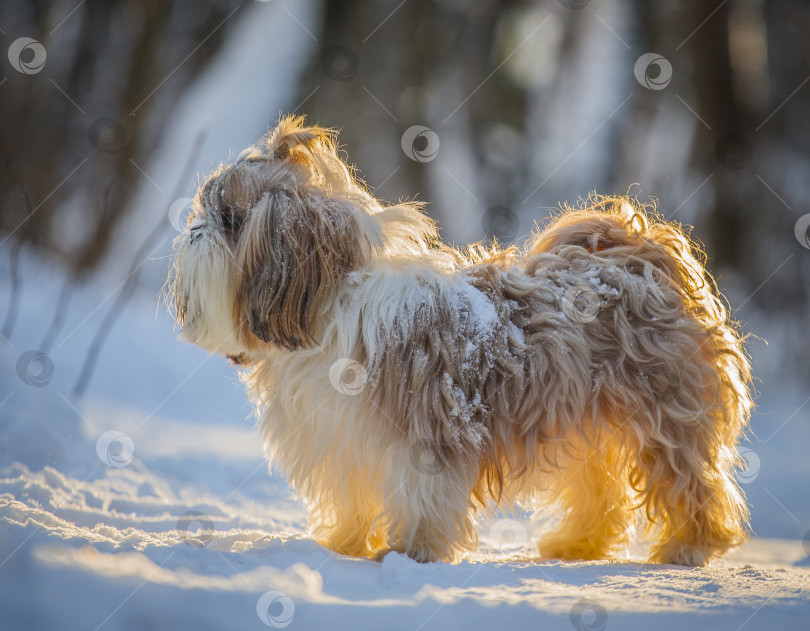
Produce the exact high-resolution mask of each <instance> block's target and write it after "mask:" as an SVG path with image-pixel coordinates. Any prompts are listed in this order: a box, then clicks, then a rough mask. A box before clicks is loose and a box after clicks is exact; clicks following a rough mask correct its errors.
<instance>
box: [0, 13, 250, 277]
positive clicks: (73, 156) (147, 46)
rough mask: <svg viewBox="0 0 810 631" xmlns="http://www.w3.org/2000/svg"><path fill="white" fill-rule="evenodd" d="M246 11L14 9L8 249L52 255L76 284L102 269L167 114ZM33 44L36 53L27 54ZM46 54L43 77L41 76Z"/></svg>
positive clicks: (6, 41)
mask: <svg viewBox="0 0 810 631" xmlns="http://www.w3.org/2000/svg"><path fill="white" fill-rule="evenodd" d="M238 6H239V3H238V2H237V1H236V0H234V1H232V2H225V1H217V0H177V1H176V2H161V1H159V0H118V1H115V2H110V1H108V0H87V1H86V2H79V1H78V0H76V1H74V0H66V1H61V2H50V1H44V0H35V1H32V0H4V2H3V3H2V4H0V27H2V36H1V37H0V41H2V48H3V51H4V52H5V51H7V50H8V51H9V63H5V59H4V60H3V62H4V63H3V73H2V76H3V77H4V79H3V83H4V84H5V85H2V86H0V91H2V92H0V118H1V119H2V120H3V124H2V126H0V205H1V206H2V208H3V211H2V215H0V233H5V234H3V237H2V238H3V239H5V237H6V236H8V235H11V234H13V236H14V238H15V239H17V240H18V241H22V242H25V243H30V244H32V245H35V246H36V247H38V248H42V249H45V250H48V251H50V252H51V253H53V254H55V255H56V256H57V257H59V258H61V259H63V260H64V261H65V262H66V264H67V266H68V267H70V268H72V269H73V270H74V273H75V274H77V275H81V274H83V273H84V272H85V271H87V270H90V269H92V268H93V267H94V266H96V265H97V264H98V263H99V262H100V261H101V260H102V259H103V257H104V255H105V253H106V251H105V247H106V245H107V243H108V242H109V236H110V234H111V232H112V230H113V229H114V226H115V225H116V222H117V220H119V219H120V217H121V216H122V214H123V213H125V212H128V211H129V210H130V207H129V204H128V202H129V201H130V199H131V197H132V195H133V194H134V192H135V191H134V189H135V184H136V182H137V181H138V180H139V179H141V178H142V177H144V176H143V173H142V172H141V171H142V170H143V169H145V168H147V166H148V162H147V158H148V156H149V155H150V153H151V152H152V151H153V149H154V148H155V147H156V145H157V144H158V143H159V141H160V137H161V131H162V123H163V121H164V120H165V118H166V117H165V113H166V112H167V110H168V109H169V108H171V106H172V105H173V104H174V102H175V100H176V99H177V96H178V94H179V93H180V92H181V91H182V90H183V88H185V87H186V85H188V83H189V81H190V80H191V79H192V78H193V77H194V76H195V75H196V74H197V73H198V72H199V70H200V69H201V68H203V67H204V66H205V64H206V62H207V61H208V59H209V58H210V57H211V55H212V54H213V53H214V52H215V51H216V50H217V48H218V47H219V45H220V42H221V39H222V34H223V32H224V29H223V28H222V27H223V26H224V24H225V22H227V20H228V19H229V18H230V16H231V14H232V12H233V11H234V10H235V8H236V7H238ZM22 37H26V38H31V39H33V40H36V42H35V43H33V44H29V45H27V46H24V47H23V48H21V49H20V50H19V51H17V50H16V48H15V42H17V41H18V40H19V38H22ZM23 43H24V42H23ZM17 47H18V48H19V46H17ZM43 51H44V53H45V55H46V57H45V63H44V65H43V66H42V67H41V69H40V68H38V67H34V66H33V65H32V63H35V64H36V63H37V62H38V59H37V56H38V54H39V53H41V52H43ZM15 52H16V53H17V54H15ZM4 57H5V54H4ZM147 175H148V174H147Z"/></svg>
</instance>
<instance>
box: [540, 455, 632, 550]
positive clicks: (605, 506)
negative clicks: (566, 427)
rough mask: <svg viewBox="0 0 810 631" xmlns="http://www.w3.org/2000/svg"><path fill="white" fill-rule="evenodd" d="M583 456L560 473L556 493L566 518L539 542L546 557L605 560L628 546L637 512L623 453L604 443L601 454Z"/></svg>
mask: <svg viewBox="0 0 810 631" xmlns="http://www.w3.org/2000/svg"><path fill="white" fill-rule="evenodd" d="M579 453H581V454H582V457H581V458H575V457H570V456H566V460H565V464H564V465H563V466H562V468H561V469H560V470H559V472H558V474H557V475H559V476H560V478H559V479H558V480H557V481H556V482H555V488H554V491H555V496H556V500H557V502H558V503H559V505H560V506H561V507H562V509H563V511H564V515H563V518H562V522H561V523H560V524H559V525H558V526H557V527H556V528H555V529H554V530H553V531H552V532H550V533H548V534H546V535H545V536H543V537H542V538H541V539H540V542H539V544H538V549H539V551H540V555H541V556H542V557H544V558H554V559H563V560H593V559H604V558H608V557H610V556H611V554H612V553H613V552H614V551H615V550H616V549H617V548H620V547H621V546H623V545H624V544H626V542H627V535H628V531H629V529H630V526H631V521H632V516H633V512H632V508H631V502H630V496H629V487H628V484H627V481H626V477H625V476H624V475H623V468H622V467H621V463H620V461H619V457H620V456H619V452H618V451H617V450H616V449H614V448H613V446H612V445H610V444H608V443H603V444H602V445H601V446H599V448H598V449H597V448H594V447H582V448H581V449H580V450H579ZM560 462H561V463H562V458H561V459H560Z"/></svg>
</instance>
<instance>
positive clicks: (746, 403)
mask: <svg viewBox="0 0 810 631" xmlns="http://www.w3.org/2000/svg"><path fill="white" fill-rule="evenodd" d="M572 247H573V248H575V249H577V250H579V248H582V249H584V250H585V251H586V252H587V256H593V257H596V258H599V259H601V260H604V261H606V262H610V263H614V264H615V265H618V266H620V267H622V268H624V269H625V270H626V271H627V272H630V273H631V274H633V275H636V276H640V277H642V278H645V279H646V281H647V282H648V283H649V286H650V287H654V286H655V285H659V286H668V287H669V288H672V289H675V290H676V291H677V293H678V294H679V295H680V298H681V302H682V312H683V313H684V314H688V315H689V316H690V317H691V318H694V319H695V320H697V321H698V322H699V323H700V324H702V325H703V327H704V330H705V331H706V332H707V334H708V335H709V337H710V338H712V339H711V343H709V344H707V345H706V347H705V348H704V350H706V351H708V350H709V348H713V349H714V354H715V361H716V365H722V366H723V368H724V369H723V370H721V372H722V373H723V379H724V380H725V379H728V380H729V382H728V383H726V384H725V387H723V388H721V390H723V391H724V394H723V395H721V396H722V398H723V399H725V400H724V407H725V408H726V409H727V410H728V411H729V412H730V414H729V416H731V417H732V418H731V419H728V420H729V421H732V422H730V426H729V428H728V429H729V431H730V432H731V434H732V435H733V437H734V439H736V438H738V437H739V435H740V433H741V432H742V430H743V427H744V425H745V423H746V422H747V419H748V417H749V415H750V410H751V408H752V406H753V404H752V398H751V392H750V382H751V370H750V361H749V359H748V356H747V354H746V352H745V350H744V336H743V335H741V334H740V327H739V324H738V323H736V322H734V321H733V320H732V319H731V318H730V315H729V310H728V308H727V306H726V304H725V301H724V298H723V296H722V295H721V294H720V292H719V291H718V289H717V285H716V283H715V281H714V279H713V278H712V276H711V274H709V272H708V271H707V270H706V268H705V266H704V265H705V261H706V256H705V254H704V253H703V250H702V248H701V247H700V246H699V245H698V244H697V243H696V242H695V241H694V240H693V239H691V237H690V236H689V234H688V232H686V231H685V230H684V227H683V226H681V225H680V224H677V223H674V222H669V221H666V220H665V219H664V218H663V217H661V216H660V215H659V214H658V213H657V212H656V211H655V209H654V207H652V206H651V205H644V204H642V203H641V202H639V201H638V200H637V199H635V198H633V197H629V196H596V195H594V196H591V197H590V198H589V199H588V201H587V203H586V204H584V205H583V207H580V208H576V209H572V208H565V209H563V212H561V213H560V214H559V215H558V216H557V217H555V218H554V219H553V220H552V221H551V223H550V224H549V225H548V226H547V227H546V228H545V230H543V231H542V232H541V233H540V234H537V235H535V237H534V240H533V241H532V242H531V244H530V246H529V250H528V252H527V268H531V267H532V264H531V258H532V257H533V256H535V255H538V254H544V253H550V254H560V253H563V254H564V251H565V250H567V249H568V248H572ZM579 252H582V250H579ZM583 254H584V253H583ZM707 341H708V340H707ZM729 438H731V436H729Z"/></svg>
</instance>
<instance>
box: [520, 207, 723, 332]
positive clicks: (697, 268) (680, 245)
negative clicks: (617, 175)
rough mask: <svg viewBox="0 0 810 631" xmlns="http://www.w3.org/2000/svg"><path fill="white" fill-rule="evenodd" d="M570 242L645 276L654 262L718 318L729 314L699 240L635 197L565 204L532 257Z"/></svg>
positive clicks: (532, 247) (533, 246)
mask: <svg viewBox="0 0 810 631" xmlns="http://www.w3.org/2000/svg"><path fill="white" fill-rule="evenodd" d="M568 246H577V247H580V248H583V249H585V250H586V251H588V252H589V253H591V254H593V255H595V256H597V257H599V258H600V259H613V260H615V261H617V262H618V261H621V262H622V265H623V266H624V267H625V268H626V269H627V271H629V272H631V273H634V274H641V275H643V274H644V272H645V269H648V268H649V266H650V265H652V267H653V268H654V269H655V270H657V271H658V272H660V273H662V274H663V275H664V277H666V278H667V279H669V281H671V282H673V283H675V284H676V285H677V286H678V288H679V289H680V290H681V291H684V290H685V291H687V292H688V293H689V295H690V297H691V298H693V299H694V300H696V301H698V302H700V303H701V304H702V305H703V306H704V308H706V309H707V310H709V311H710V312H711V315H712V316H713V317H714V318H715V319H719V318H721V317H722V316H723V315H724V314H725V309H724V307H723V305H722V304H721V303H720V302H719V301H718V300H717V299H716V297H717V295H718V293H717V289H716V287H715V284H714V281H713V280H712V279H711V277H710V276H709V275H708V274H706V270H705V268H704V265H703V263H704V261H705V256H704V255H703V253H702V251H701V250H700V248H699V247H698V246H697V244H696V243H694V242H693V241H692V240H691V239H690V238H689V236H688V235H687V233H685V232H684V230H683V228H682V227H681V226H680V225H678V224H675V223H670V222H667V221H665V220H663V219H662V218H661V217H660V216H658V215H657V214H656V213H655V211H654V210H653V209H652V208H650V207H649V206H645V205H643V204H641V203H640V202H639V201H638V200H636V199H635V198H632V197H628V196H601V195H599V196H591V197H590V198H589V199H588V203H587V205H585V206H584V207H581V208H577V209H573V208H567V207H566V208H565V209H564V210H563V212H562V213H561V214H560V215H559V216H557V217H556V218H555V219H553V220H552V222H551V223H550V224H549V225H548V227H546V229H545V230H543V231H542V232H541V233H540V234H539V235H537V236H536V237H535V238H534V240H533V241H532V243H531V245H530V248H529V252H528V257H531V256H534V255H535V254H541V253H545V252H557V251H559V250H561V249H562V248H565V247H568ZM656 276H657V274H656Z"/></svg>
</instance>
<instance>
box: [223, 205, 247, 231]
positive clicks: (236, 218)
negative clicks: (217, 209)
mask: <svg viewBox="0 0 810 631" xmlns="http://www.w3.org/2000/svg"><path fill="white" fill-rule="evenodd" d="M220 217H221V218H222V227H223V229H224V230H225V232H227V233H228V234H233V233H235V232H238V231H239V230H240V229H241V228H242V222H243V221H244V216H243V214H242V213H240V212H239V211H238V210H234V209H233V208H230V207H228V208H224V209H223V210H222V212H221V213H220Z"/></svg>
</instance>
